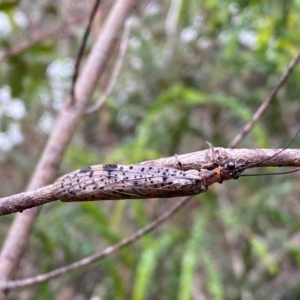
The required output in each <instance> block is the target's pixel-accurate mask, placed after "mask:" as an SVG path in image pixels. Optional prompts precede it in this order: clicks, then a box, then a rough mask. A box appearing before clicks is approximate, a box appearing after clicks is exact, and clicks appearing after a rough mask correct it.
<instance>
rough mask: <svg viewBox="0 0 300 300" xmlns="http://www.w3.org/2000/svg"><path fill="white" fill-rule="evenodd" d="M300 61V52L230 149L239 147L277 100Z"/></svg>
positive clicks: (231, 144)
mask: <svg viewBox="0 0 300 300" xmlns="http://www.w3.org/2000/svg"><path fill="white" fill-rule="evenodd" d="M299 59H300V51H299V52H298V54H297V55H296V56H295V57H294V58H293V59H292V61H291V62H290V64H289V66H288V68H287V69H286V70H285V71H284V73H283V74H282V76H281V78H280V80H279V82H278V84H277V85H276V86H275V87H274V89H273V90H272V91H271V93H270V94H269V95H268V97H267V98H266V99H265V100H264V102H263V103H262V104H261V105H260V107H259V108H258V110H257V111H256V112H255V114H254V115H253V117H252V120H251V121H250V122H249V123H248V124H246V125H245V127H244V128H243V129H242V130H241V131H240V133H239V134H238V135H237V136H236V137H235V138H234V139H233V140H232V141H231V142H230V144H229V146H228V147H229V148H235V147H236V146H237V145H238V143H239V142H240V141H241V140H242V139H243V138H244V137H245V136H246V135H247V134H248V133H249V132H250V130H251V129H252V128H253V126H254V125H255V123H256V122H257V121H258V119H259V118H260V117H261V115H262V114H263V113H264V112H265V110H266V109H267V107H268V106H269V105H270V103H271V101H272V100H273V99H275V96H276V95H277V93H278V91H279V90H280V88H281V87H282V86H283V85H284V84H285V82H286V81H287V79H288V78H289V76H290V74H291V73H292V71H293V69H294V68H295V67H296V65H297V63H298V61H299Z"/></svg>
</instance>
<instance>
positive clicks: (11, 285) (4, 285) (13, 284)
mask: <svg viewBox="0 0 300 300" xmlns="http://www.w3.org/2000/svg"><path fill="white" fill-rule="evenodd" d="M191 199H193V197H185V198H183V199H181V200H179V201H178V202H177V203H175V204H174V205H173V206H172V207H171V208H170V209H169V210H167V211H166V212H165V213H163V214H162V215H161V216H159V217H158V218H157V219H156V220H154V221H152V222H151V223H150V224H149V225H148V226H146V227H145V228H143V229H140V230H138V231H136V232H135V233H134V234H133V235H131V236H129V237H127V238H125V239H123V240H122V241H120V242H119V243H117V244H115V245H113V246H110V247H108V248H106V249H104V250H103V251H100V252H98V253H96V254H94V255H91V256H89V257H86V258H83V259H81V260H79V261H77V262H74V263H72V264H70V265H68V266H64V267H62V268H58V269H56V270H53V271H51V272H49V273H46V274H41V275H37V276H34V277H29V278H26V279H21V280H14V281H0V290H1V289H2V290H8V289H15V288H18V287H25V286H30V285H33V284H37V283H40V282H44V281H47V280H50V279H52V278H56V277H58V276H60V275H63V274H65V273H67V272H70V271H73V270H77V269H78V268H82V267H84V266H87V265H89V264H91V263H93V262H95V261H97V260H99V259H101V258H104V257H105V256H107V255H110V254H112V253H113V252H116V251H118V250H120V249H121V248H123V247H125V246H128V245H130V244H132V243H134V242H135V241H137V240H138V239H140V238H141V237H143V236H144V235H146V234H147V233H150V232H151V231H153V230H154V229H155V228H157V227H158V226H159V225H160V224H162V223H164V222H166V221H167V220H168V219H170V218H171V217H172V216H173V215H174V214H175V213H176V212H177V211H178V210H180V209H181V208H182V207H183V206H184V205H186V204H187V203H188V202H189V201H190V200H191Z"/></svg>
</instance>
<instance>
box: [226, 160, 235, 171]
mask: <svg viewBox="0 0 300 300" xmlns="http://www.w3.org/2000/svg"><path fill="white" fill-rule="evenodd" d="M227 167H228V169H229V170H234V169H235V163H234V162H233V161H230V162H228V163H227Z"/></svg>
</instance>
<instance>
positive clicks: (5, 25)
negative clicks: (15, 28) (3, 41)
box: [0, 12, 12, 38]
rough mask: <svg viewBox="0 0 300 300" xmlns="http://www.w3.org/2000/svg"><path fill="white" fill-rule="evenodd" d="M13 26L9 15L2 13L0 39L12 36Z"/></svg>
mask: <svg viewBox="0 0 300 300" xmlns="http://www.w3.org/2000/svg"><path fill="white" fill-rule="evenodd" d="M11 31H12V26H11V23H10V20H9V18H8V16H7V14H5V13H3V12H0V38H4V37H6V36H8V35H9V34H10V32H11Z"/></svg>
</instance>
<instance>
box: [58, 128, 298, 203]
mask: <svg viewBox="0 0 300 300" xmlns="http://www.w3.org/2000/svg"><path fill="white" fill-rule="evenodd" d="M299 131H300V130H299ZM299 131H298V133H299ZM298 133H297V135H296V136H295V138H294V139H293V140H292V141H291V142H290V143H289V144H288V145H287V146H286V147H285V148H284V149H282V150H280V151H278V152H277V153H276V154H275V155H272V156H270V157H269V158H266V159H264V160H261V161H258V162H256V163H253V164H250V165H245V164H237V163H236V162H235V161H234V160H230V159H224V158H222V157H221V156H220V155H219V153H218V151H215V150H214V148H213V146H212V144H210V143H208V145H209V146H210V148H209V149H208V152H207V156H209V154H210V157H207V161H208V162H209V163H208V164H207V165H203V166H202V167H201V169H200V170H187V171H183V170H182V165H181V163H180V162H178V165H179V167H180V168H181V170H180V169H175V168H170V167H159V166H157V165H155V164H153V165H151V166H143V165H139V164H136V165H118V164H105V165H94V166H88V167H84V168H82V169H80V170H77V171H74V172H72V173H69V174H67V175H64V176H62V177H60V178H59V179H57V181H56V182H55V183H54V184H53V195H54V197H55V198H56V199H60V200H61V201H64V202H73V201H89V200H119V199H140V198H144V199H145V198H172V197H179V196H190V195H197V194H200V193H203V192H206V191H207V188H208V186H209V185H211V184H213V183H215V182H219V183H222V182H223V181H224V180H230V179H238V178H239V177H240V176H255V175H254V174H249V175H248V174H245V175H244V174H243V175H242V174H241V173H242V172H243V171H245V170H246V169H249V168H252V167H255V166H259V164H261V163H262V162H265V161H267V160H269V159H271V158H273V157H275V156H276V155H278V154H280V153H281V152H283V151H284V150H285V149H287V148H288V147H289V146H290V145H291V143H293V142H294V140H295V139H296V137H297V136H298ZM175 158H176V159H177V157H176V156H175ZM296 171H299V169H297V170H293V171H289V172H283V173H273V174H287V173H292V172H296ZM256 175H260V174H256Z"/></svg>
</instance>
